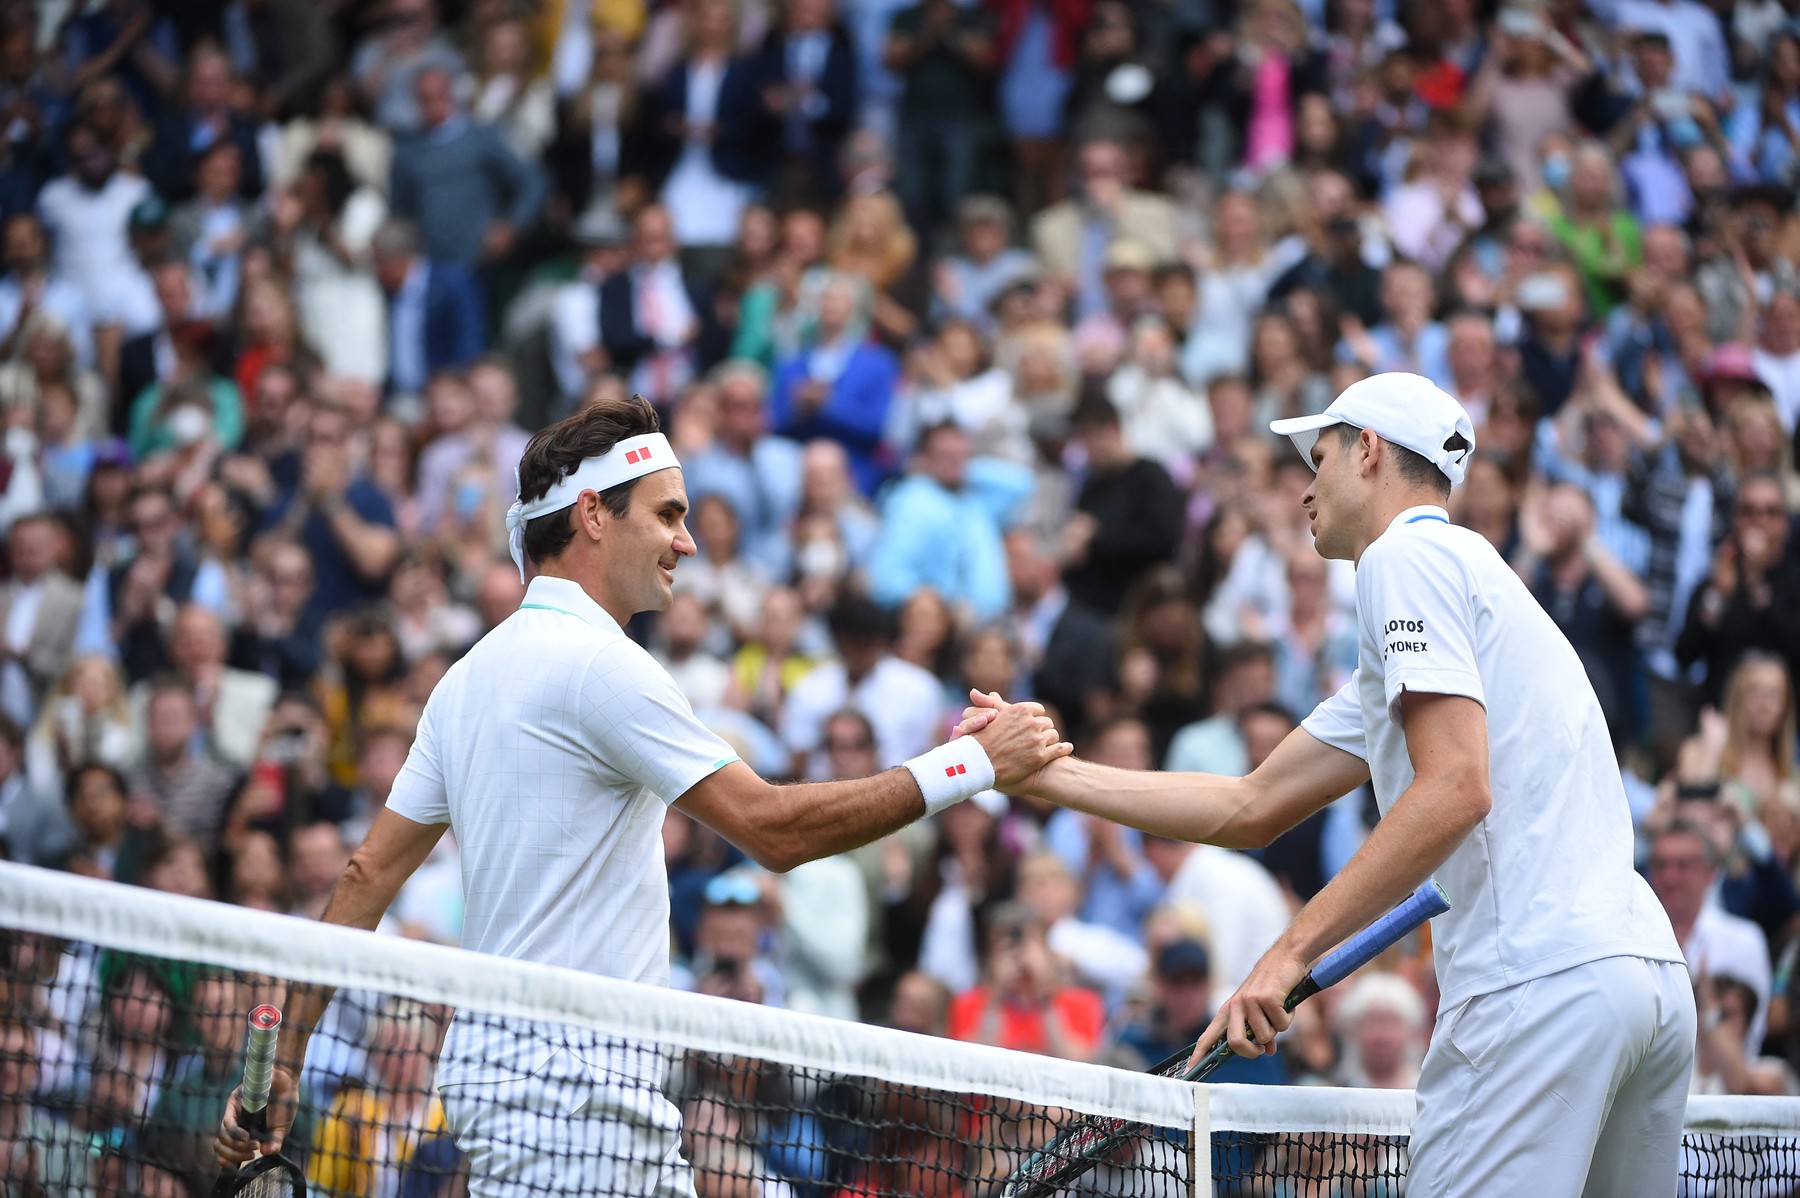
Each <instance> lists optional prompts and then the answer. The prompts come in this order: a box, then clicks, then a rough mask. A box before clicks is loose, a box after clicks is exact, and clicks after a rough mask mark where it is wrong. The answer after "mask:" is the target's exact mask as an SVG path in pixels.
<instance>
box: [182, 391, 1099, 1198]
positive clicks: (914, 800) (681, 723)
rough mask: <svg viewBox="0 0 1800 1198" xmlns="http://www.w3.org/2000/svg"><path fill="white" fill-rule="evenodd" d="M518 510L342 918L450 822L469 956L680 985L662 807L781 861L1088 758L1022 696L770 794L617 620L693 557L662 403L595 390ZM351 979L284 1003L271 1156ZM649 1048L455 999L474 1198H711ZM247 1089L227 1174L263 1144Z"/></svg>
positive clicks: (654, 601) (391, 887)
mask: <svg viewBox="0 0 1800 1198" xmlns="http://www.w3.org/2000/svg"><path fill="white" fill-rule="evenodd" d="M519 496H520V501H519V502H518V503H515V504H514V505H513V507H512V509H511V511H510V512H509V513H508V515H507V527H508V530H509V533H510V536H511V544H512V555H513V559H514V560H515V561H516V562H517V563H518V565H519V571H520V576H521V578H523V577H524V574H525V566H526V562H527V560H529V561H532V562H535V563H536V565H537V568H538V575H537V577H536V578H535V579H533V580H532V582H531V584H530V586H529V588H528V589H527V591H526V594H525V599H524V602H523V603H522V604H521V605H520V607H519V610H518V611H517V612H515V613H514V614H513V615H512V616H510V617H508V618H507V619H506V620H505V621H504V622H502V623H501V624H500V626H499V627H497V628H495V629H494V630H493V631H492V632H490V633H489V634H488V635H487V636H485V637H483V638H482V640H481V641H480V642H479V643H478V644H477V645H476V646H475V647H474V648H473V649H471V650H470V651H469V653H468V654H467V656H465V657H464V658H463V659H462V660H461V661H459V662H458V663H457V664H456V665H454V666H452V667H451V668H450V670H449V671H448V672H447V673H446V674H445V676H444V678H443V680H442V681H441V682H440V683H439V684H438V686H437V689H436V690H435V691H433V692H432V695H431V698H430V700H429V701H428V702H427V703H426V705H425V711H424V715H423V717H422V718H421V720H420V723H419V729H418V736H417V738H416V740H415V741H414V744H413V747H412V752H411V753H410V754H409V755H408V757H407V760H406V765H405V767H404V768H403V769H402V770H401V773H400V776H399V778H398V779H397V780H396V781H395V783H394V787H393V791H392V794H391V795H390V797H389V798H388V801H387V806H386V807H385V809H384V810H383V811H382V812H381V813H380V814H379V815H378V816H377V817H376V820H375V823H374V825H373V826H372V827H371V829H370V831H369V834H368V837H367V838H366V839H365V840H364V842H363V844H362V846H361V847H360V848H359V849H358V850H357V851H356V854H355V855H354V857H353V858H352V859H351V861H350V864H349V867H348V868H347V869H346V870H345V871H344V874H343V876H342V877H341V878H340V879H339V881H338V883H337V886H336V889H335V890H334V891H333V893H332V897H331V901H330V904H329V905H328V906H327V908H326V910H325V915H324V918H325V920H326V921H327V922H332V923H340V924H347V925H350V926H352V927H359V928H373V927H374V926H375V925H376V922H377V921H378V920H379V919H380V918H381V916H382V913H383V912H384V911H386V909H387V907H388V905H389V903H391V902H392V901H393V898H394V896H395V894H396V893H397V892H398V891H399V889H400V886H401V884H402V883H403V882H405V881H406V879H407V878H408V877H409V876H410V875H411V874H412V872H413V871H414V870H415V869H416V868H417V867H418V866H419V864H420V863H421V862H423V861H424V860H425V858H426V856H427V854H429V853H430V852H431V849H432V846H433V845H435V844H436V843H437V841H438V839H439V837H441V836H442V835H443V833H444V830H445V829H446V828H453V829H455V832H456V839H457V843H458V846H459V848H460V851H461V861H462V877H463V889H464V901H465V908H466V913H465V917H464V924H463V944H464V947H466V948H469V949H473V950H475V951H477V952H485V953H494V954H497V955H499V956H504V957H515V958H518V959H521V960H527V961H537V962H541V963H545V964H550V965H560V966H566V967H569V968H573V969H581V970H586V971H589V972H592V973H597V974H604V975H606V976H609V977H615V978H624V979H628V980H630V981H635V982H646V983H653V984H657V985H666V984H667V983H668V978H669V893H668V879H667V876H666V873H665V869H664V865H663V850H662V824H663V817H664V809H665V805H667V804H669V803H674V804H676V805H677V806H679V807H680V808H681V809H682V810H683V811H684V812H686V813H687V814H688V815H690V816H692V817H694V818H695V819H698V820H700V821H701V822H702V823H705V824H707V825H709V826H710V827H712V828H714V829H715V830H717V831H718V832H719V833H720V834H721V835H723V836H724V837H725V838H726V839H728V840H730V841H731V842H732V843H734V844H736V845H738V846H739V847H740V848H742V849H743V850H744V851H745V852H746V853H748V854H749V855H750V856H751V857H753V858H754V859H755V860H757V861H758V862H760V863H762V864H763V865H765V866H767V867H768V868H770V869H774V870H784V869H788V868H791V867H792V866H794V865H797V864H799V863H800V862H803V861H808V860H812V859H814V858H816V857H824V856H829V855H831V854H833V853H840V852H843V851H845V850H847V849H850V848H853V847H855V846H857V845H860V844H864V843H866V842H868V841H871V840H874V839H876V838H878V837H880V836H883V835H885V834H887V833H889V832H892V831H894V830H895V829H897V828H899V827H901V826H902V825H904V824H906V823H909V822H911V821H912V820H915V819H917V818H919V817H920V816H921V815H923V814H927V813H931V812H936V811H939V810H942V809H943V808H945V807H948V806H950V805H951V804H953V803H956V802H960V801H961V800H963V799H966V798H969V797H971V796H972V795H974V794H976V793H978V792H980V791H982V790H985V789H987V788H989V787H992V786H994V785H995V784H996V783H1008V782H1013V781H1017V780H1018V779H1019V778H1021V777H1023V776H1025V775H1026V774H1027V773H1030V772H1031V771H1033V770H1036V769H1038V768H1039V767H1041V766H1043V765H1044V764H1046V763H1047V762H1049V761H1051V760H1053V759H1054V758H1055V757H1057V756H1060V755H1062V754H1065V753H1067V752H1068V746H1067V745H1064V744H1062V743H1060V742H1059V740H1058V738H1057V735H1056V733H1055V731H1054V729H1052V728H1051V727H1050V722H1049V721H1048V720H1047V719H1045V718H1043V716H1042V714H1041V711H1032V710H1029V709H1027V708H1019V709H1016V711H1009V712H1008V713H1007V716H1008V717H1010V718H1003V719H1002V720H999V721H996V722H995V723H994V724H993V725H991V726H990V727H987V728H985V729H983V730H982V732H981V733H979V734H978V735H979V738H980V740H979V743H977V742H975V741H972V740H970V738H968V737H959V738H957V739H955V740H953V741H951V742H950V743H948V744H945V745H942V746H940V747H938V748H936V749H933V750H931V751H929V752H927V753H925V754H923V755H922V756H920V757H916V758H914V759H912V760H910V761H908V762H906V763H905V764H904V766H903V767H901V768H897V769H893V770H889V771H887V772H886V773H883V774H879V775H876V776H875V777H872V778H865V779H862V780H859V781H846V782H830V783H818V784H806V785H795V786H780V787H778V786H772V785H770V784H769V783H767V782H764V781H763V780H762V779H761V778H759V777H757V775H756V774H755V773H754V772H752V771H751V769H750V768H749V767H748V766H747V765H745V764H744V763H743V762H742V761H740V760H738V757H737V755H736V754H735V753H734V752H733V751H732V750H731V748H730V747H729V746H728V745H727V744H726V743H725V742H724V741H722V740H720V739H719V737H718V736H716V735H714V734H713V733H712V732H711V731H709V730H708V729H707V728H706V727H705V726H704V725H703V724H701V723H700V722H699V721H698V720H697V719H695V717H694V713H693V711H692V709H691V708H690V707H689V705H688V702H687V700H686V698H685V697H683V695H682V693H681V691H680V690H679V689H678V688H677V687H676V684H675V681H674V680H673V679H672V678H671V677H670V676H669V674H668V672H667V671H666V670H664V669H663V668H662V667H661V666H660V665H658V664H657V663H656V661H655V660H654V659H652V658H651V656H650V655H649V654H648V653H646V652H645V651H644V650H643V649H642V648H641V647H639V646H638V645H637V644H636V643H635V642H633V641H632V640H631V639H630V638H628V637H627V636H626V635H625V634H624V633H623V631H621V630H622V628H623V626H624V625H625V623H626V622H627V621H629V620H630V619H631V617H632V616H633V615H635V614H636V613H638V612H642V611H660V610H662V609H664V608H666V607H667V606H668V605H669V600H670V597H671V594H672V591H671V587H672V584H673V582H674V572H675V569H676V566H677V564H678V563H679V562H680V560H681V559H682V558H684V557H689V556H691V555H692V554H693V553H694V543H693V540H692V539H691V538H690V537H689V535H688V530H687V524H686V517H687V512H688V501H687V495H686V490H685V488H684V486H683V483H682V474H681V470H680V468H679V466H678V465H677V463H676V460H675V455H674V453H673V452H672V451H671V450H670V448H669V442H668V440H667V439H666V438H665V437H664V436H663V435H662V434H661V433H660V432H659V431H658V422H657V416H656V412H655V410H654V409H652V408H651V407H650V405H649V404H648V403H646V402H644V401H643V400H642V399H639V398H633V399H632V400H630V401H629V402H613V403H600V404H596V405H594V406H591V407H589V408H587V409H585V410H584V411H582V412H581V413H579V414H577V415H575V416H571V417H570V418H568V419H567V420H564V421H562V422H561V423H559V424H556V425H552V426H551V427H549V428H547V429H545V430H543V431H542V432H540V433H538V434H537V435H536V436H535V437H533V438H532V440H531V443H530V444H529V445H528V446H527V447H526V450H525V454H524V457H523V459H522V460H521V462H520V464H519ZM330 997H331V992H330V991H329V990H325V989H322V988H313V987H298V986H296V987H294V988H293V991H292V992H291V993H290V994H289V995H288V998H287V1003H286V1012H287V1015H288V1018H287V1020H286V1021H285V1022H284V1023H283V1025H282V1040H281V1044H280V1048H279V1052H278V1060H279V1064H280V1068H279V1069H278V1071H277V1075H276V1080H275V1091H276V1095H277V1098H278V1100H279V1101H278V1102H277V1103H276V1104H274V1105H273V1106H272V1107H271V1110H272V1112H273V1114H272V1118H271V1123H272V1125H273V1127H272V1131H271V1138H270V1140H269V1141H268V1142H267V1143H265V1144H263V1145H262V1147H263V1149H264V1150H265V1151H272V1150H273V1149H274V1148H275V1147H277V1146H278V1145H279V1142H280V1139H281V1136H282V1135H283V1134H284V1132H285V1130H286V1128H287V1126H288V1125H289V1123H290V1122H291V1117H292V1110H293V1102H292V1098H293V1092H294V1082H293V1079H294V1078H295V1077H297V1076H298V1074H299V1066H300V1064H301V1062H302V1061H304V1059H305V1053H306V1045H307V1039H308V1037H309V1036H310V1034H311V1032H312V1029H313V1027H314V1026H315V1025H316V1024H317V1022H318V1019H319V1016H320V1014H321V1013H322V1012H323V1010H324V1008H325V1006H326V1004H327V1003H328V1002H329V1001H330ZM664 1063H665V1062H664V1059H663V1056H662V1054H661V1053H659V1052H658V1051H657V1050H656V1048H655V1046H653V1045H643V1044H638V1045H632V1044H622V1043H620V1042H619V1041H618V1040H617V1039H611V1040H609V1039H608V1038H607V1037H605V1036H603V1035H601V1034H600V1033H596V1032H590V1031H587V1030H585V1029H581V1028H574V1027H567V1026H563V1025H546V1024H542V1023H525V1022H521V1021H516V1020H502V1019H496V1018H494V1017H492V1016H482V1015H480V1014H479V1013H473V1012H466V1011H465V1012H459V1013H458V1015H457V1017H456V1019H455V1020H454V1021H453V1022H452V1024H451V1027H450V1029H449V1032H448V1034H447V1037H446V1042H445V1045H444V1050H443V1054H442V1058H441V1060H440V1063H439V1067H438V1071H437V1077H436V1080H437V1085H438V1089H439V1093H440V1094H441V1095H442V1097H443V1100H444V1109H445V1112H446V1115H447V1116H448V1119H449V1123H450V1127H451V1131H452V1133H453V1135H454V1136H455V1138H456V1141H457V1144H458V1145H459V1146H460V1147H461V1148H462V1150H463V1151H464V1152H466V1153H467V1154H468V1155H469V1157H470V1160H471V1163H472V1164H471V1179H470V1189H469V1193H470V1194H471V1195H472V1198H526V1196H527V1195H529V1196H530V1198H551V1196H555V1195H572V1194H605V1195H613V1194H643V1195H657V1196H671V1195H684V1196H691V1195H692V1194H693V1182H692V1179H691V1173H690V1170H689V1169H688V1166H687V1165H686V1163H685V1162H684V1161H683V1160H682V1159H681V1157H680V1153H679V1136H678V1130H679V1129H678V1116H677V1112H676V1110H675V1108H674V1106H673V1105H672V1104H671V1103H669V1102H668V1100H667V1099H666V1098H664V1096H663V1095H662V1093H661V1091H660V1085H661V1082H662V1076H663V1068H664ZM238 1111H239V1107H238V1101H237V1097H236V1095H235V1094H234V1095H233V1096H232V1098H231V1099H230V1100H229V1101H228V1103H227V1109H226V1113H225V1116H224V1118H223V1120H222V1121H221V1126H220V1131H219V1135H218V1137H217V1140H216V1145H215V1154H216V1156H217V1157H218V1159H219V1161H220V1163H221V1164H236V1163H239V1162H241V1161H243V1160H245V1159H248V1158H249V1156H250V1155H251V1152H252V1148H253V1145H252V1144H251V1142H250V1138H249V1136H248V1135H247V1133H245V1132H243V1131H242V1129H241V1128H240V1127H239V1126H238V1117H237V1116H238Z"/></svg>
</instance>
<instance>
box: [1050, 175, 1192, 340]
mask: <svg viewBox="0 0 1800 1198" xmlns="http://www.w3.org/2000/svg"><path fill="white" fill-rule="evenodd" d="M1078 157H1079V175H1080V180H1081V185H1080V189H1079V195H1078V198H1075V199H1068V200H1064V201H1062V202H1061V203H1059V204H1056V205H1054V206H1052V207H1050V208H1048V209H1046V210H1045V211H1043V212H1041V213H1039V214H1038V215H1037V216H1036V217H1035V218H1033V220H1032V222H1031V243H1032V248H1033V250H1034V251H1035V252H1036V254H1037V256H1038V260H1039V261H1040V262H1042V263H1043V264H1044V269H1045V271H1046V272H1048V274H1049V275H1050V277H1051V278H1052V279H1053V280H1054V281H1055V282H1056V283H1057V284H1058V285H1059V286H1062V287H1064V288H1065V289H1067V291H1068V292H1069V293H1070V294H1071V295H1072V296H1073V297H1074V298H1075V309H1076V314H1077V315H1078V316H1090V315H1093V314H1095V313H1097V312H1102V311H1104V310H1105V308H1106V293H1105V288H1104V284H1103V281H1102V278H1101V275H1102V273H1103V268H1104V264H1105V262H1106V255H1107V251H1108V250H1109V249H1110V248H1111V247H1112V243H1113V242H1114V241H1116V240H1118V239H1119V238H1121V237H1129V238H1130V239H1131V240H1133V241H1135V242H1136V243H1138V244H1139V245H1141V246H1143V247H1144V249H1145V250H1147V251H1148V253H1149V256H1150V260H1151V263H1152V264H1153V265H1154V264H1155V263H1158V262H1165V261H1168V260H1170V259H1172V258H1174V257H1176V255H1177V251H1178V249H1179V246H1178V244H1177V235H1176V226H1175V209H1174V206H1173V205H1172V204H1170V203H1169V201H1168V200H1167V199H1166V198H1165V197H1163V196H1160V195H1156V194H1154V193H1152V192H1146V191H1140V190H1137V189H1136V188H1134V187H1133V186H1132V178H1131V167H1130V159H1129V157H1128V155H1127V154H1126V151H1125V147H1124V146H1123V145H1121V144H1120V143H1119V142H1117V141H1111V140H1104V139H1096V140H1094V141H1090V142H1088V143H1086V144H1085V145H1083V146H1082V147H1081V149H1080V150H1079V151H1078Z"/></svg>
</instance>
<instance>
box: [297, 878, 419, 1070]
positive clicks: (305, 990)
mask: <svg viewBox="0 0 1800 1198" xmlns="http://www.w3.org/2000/svg"><path fill="white" fill-rule="evenodd" d="M393 899H394V895H393V893H392V892H389V891H385V890H384V888H382V887H380V886H378V885H377V884H376V883H375V882H374V881H373V880H372V879H371V878H370V877H369V876H368V875H367V874H366V873H364V872H363V871H362V870H361V868H359V866H358V864H357V862H356V861H355V860H354V859H353V860H352V861H351V863H350V866H349V868H348V869H346V870H345V871H344V875H343V876H342V877H341V878H339V879H338V883H337V885H336V886H334V887H332V890H331V900H330V901H329V902H328V903H326V904H325V913H324V914H323V915H321V916H320V917H319V919H320V922H322V923H334V924H339V925H341V926H344V927H351V928H361V929H363V930H364V931H373V930H374V928H375V925H376V924H378V923H380V922H381V917H382V916H383V915H384V914H386V912H387V909H388V905H389V904H390V903H392V902H393ZM336 993H337V988H336V987H335V986H321V985H313V984H311V983H308V982H293V983H290V984H289V985H288V988H287V998H286V1001H285V1003H284V1004H283V1006H282V1020H281V1041H280V1044H279V1046H278V1047H277V1049H276V1064H278V1065H280V1066H281V1067H282V1068H284V1069H286V1070H287V1071H288V1072H290V1073H292V1074H293V1075H294V1078H295V1080H298V1079H299V1077H300V1070H301V1068H302V1067H303V1066H304V1065H305V1064H306V1046H307V1044H308V1043H309V1042H310V1041H311V1040H312V1034H313V1031H314V1030H315V1029H316V1028H317V1027H318V1026H319V1020H320V1019H321V1018H323V1017H324V1015H325V1008H326V1007H329V1006H330V1005H331V999H332V997H333V996H334V995H335V994H336Z"/></svg>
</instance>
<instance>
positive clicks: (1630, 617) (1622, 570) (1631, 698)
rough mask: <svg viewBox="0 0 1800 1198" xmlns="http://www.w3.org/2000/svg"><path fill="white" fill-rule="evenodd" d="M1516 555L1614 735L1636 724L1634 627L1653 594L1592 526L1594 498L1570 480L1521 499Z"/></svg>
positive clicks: (1629, 733) (1627, 731)
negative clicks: (1565, 639)
mask: <svg viewBox="0 0 1800 1198" xmlns="http://www.w3.org/2000/svg"><path fill="white" fill-rule="evenodd" d="M1519 531H1520V542H1521V546H1520V553H1519V555H1518V557H1517V559H1516V560H1515V563H1514V564H1515V565H1516V566H1517V567H1518V569H1519V572H1520V574H1521V575H1522V576H1523V577H1524V579H1525V582H1526V585H1527V586H1529V587H1530V588H1531V593H1532V595H1533V596H1534V597H1536V599H1537V601H1538V603H1539V604H1540V605H1541V606H1542V607H1543V608H1544V610H1545V611H1547V612H1549V613H1550V618H1551V619H1552V620H1554V621H1555V622H1556V626H1557V627H1558V628H1560V629H1562V631H1563V635H1564V636H1566V637H1568V638H1569V643H1570V644H1571V645H1573V646H1574V647H1575V653H1576V655H1577V656H1578V657H1580V658H1581V662H1582V665H1583V666H1585V667H1586V669H1587V674H1588V681H1589V682H1591V683H1593V685H1594V692H1595V694H1596V695H1598V696H1599V698H1600V709H1601V711H1603V712H1604V713H1605V714H1606V720H1607V723H1608V724H1609V725H1610V726H1611V727H1612V728H1613V729H1614V738H1615V740H1617V739H1619V738H1620V737H1623V738H1625V739H1632V738H1633V734H1634V733H1635V731H1636V725H1637V718H1636V707H1637V696H1636V694H1635V688H1634V679H1633V675H1634V671H1635V669H1636V664H1637V661H1636V657H1637V651H1636V646H1635V644H1634V643H1633V639H1632V633H1633V629H1634V628H1635V626H1636V624H1637V622H1638V620H1640V619H1642V618H1643V615H1644V613H1645V612H1646V611H1648V610H1649V607H1650V593H1649V591H1647V590H1646V589H1645V587H1644V584H1643V583H1642V582H1641V581H1640V580H1639V579H1638V577H1637V575H1635V574H1633V573H1632V572H1631V570H1630V568H1629V567H1627V566H1626V565H1624V563H1622V562H1620V561H1619V559H1618V558H1616V557H1614V556H1613V554H1612V553H1611V551H1610V550H1608V549H1607V547H1606V545H1605V544H1604V543H1603V542H1602V541H1601V540H1600V538H1599V537H1597V536H1596V535H1595V532H1594V504H1593V501H1592V500H1591V499H1589V498H1588V495H1587V492H1585V491H1583V490H1582V489H1581V488H1580V487H1578V486H1576V485H1575V484H1573V483H1558V484H1555V485H1553V486H1551V487H1549V488H1548V489H1547V490H1545V491H1544V492H1542V493H1541V494H1538V495H1535V496H1532V497H1530V498H1528V499H1527V500H1526V503H1525V505H1524V508H1523V510H1522V511H1521V514H1520V520H1519Z"/></svg>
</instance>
